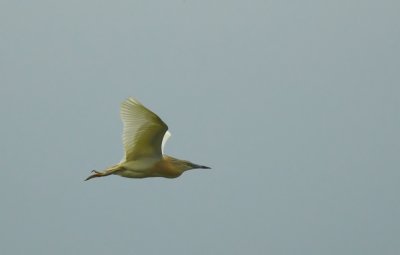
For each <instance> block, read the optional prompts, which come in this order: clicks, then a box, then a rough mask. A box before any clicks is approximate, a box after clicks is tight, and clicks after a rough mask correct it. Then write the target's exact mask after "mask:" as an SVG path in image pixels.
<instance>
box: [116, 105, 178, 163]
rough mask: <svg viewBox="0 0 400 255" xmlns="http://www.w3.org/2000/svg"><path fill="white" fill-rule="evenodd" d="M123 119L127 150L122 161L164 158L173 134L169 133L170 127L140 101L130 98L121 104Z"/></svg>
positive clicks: (123, 136) (124, 141)
mask: <svg viewBox="0 0 400 255" xmlns="http://www.w3.org/2000/svg"><path fill="white" fill-rule="evenodd" d="M121 119H122V122H123V125H124V129H123V134H122V141H123V144H124V148H125V156H124V158H123V159H122V161H134V160H138V159H141V158H160V157H162V154H163V151H164V146H165V143H166V142H167V140H168V138H169V137H170V136H171V134H170V132H168V131H167V130H168V126H167V125H166V124H165V123H164V122H163V121H162V120H161V119H160V118H159V117H158V116H157V115H156V114H155V113H153V112H152V111H150V110H149V109H147V108H146V107H145V106H143V105H142V104H141V103H140V102H139V101H137V100H135V99H133V98H128V99H127V100H125V101H124V102H123V103H122V104H121Z"/></svg>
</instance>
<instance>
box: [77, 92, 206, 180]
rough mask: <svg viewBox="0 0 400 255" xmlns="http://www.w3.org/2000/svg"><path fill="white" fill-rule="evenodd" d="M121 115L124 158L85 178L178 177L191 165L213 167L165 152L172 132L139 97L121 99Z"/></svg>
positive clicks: (193, 167) (191, 167)
mask: <svg viewBox="0 0 400 255" xmlns="http://www.w3.org/2000/svg"><path fill="white" fill-rule="evenodd" d="M121 119H122V122H123V125H124V129H123V134H122V141H123V144H124V149H125V155H124V157H123V159H122V160H121V162H119V163H118V164H116V165H114V166H111V167H109V168H107V169H105V170H104V171H102V172H99V171H96V170H93V171H92V172H93V174H92V175H90V176H89V177H88V178H86V180H85V181H87V180H90V179H92V178H95V177H104V176H108V175H111V174H115V175H119V176H123V177H128V178H146V177H165V178H176V177H178V176H180V175H181V174H182V173H183V172H185V171H187V170H190V169H198V168H204V169H210V167H207V166H202V165H197V164H193V163H192V162H190V161H186V160H180V159H177V158H173V157H171V156H168V155H166V154H164V145H165V143H166V142H167V140H168V138H169V137H170V136H171V134H170V132H168V126H167V125H166V124H165V123H164V122H163V121H162V120H161V119H160V117H158V116H157V115H156V114H155V113H153V112H152V111H150V110H149V109H147V108H146V107H145V106H144V105H142V104H141V103H140V102H139V101H137V100H135V99H133V98H131V97H130V98H128V99H126V100H125V101H124V102H122V104H121Z"/></svg>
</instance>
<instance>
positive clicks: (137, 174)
mask: <svg viewBox="0 0 400 255" xmlns="http://www.w3.org/2000/svg"><path fill="white" fill-rule="evenodd" d="M158 161H159V159H158V158H143V159H139V160H135V161H128V162H123V163H120V166H122V167H123V168H124V170H122V171H118V172H116V174H117V175H121V176H123V177H128V178H143V177H149V174H150V172H151V171H152V168H153V166H154V164H156V163H157V162H158Z"/></svg>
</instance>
